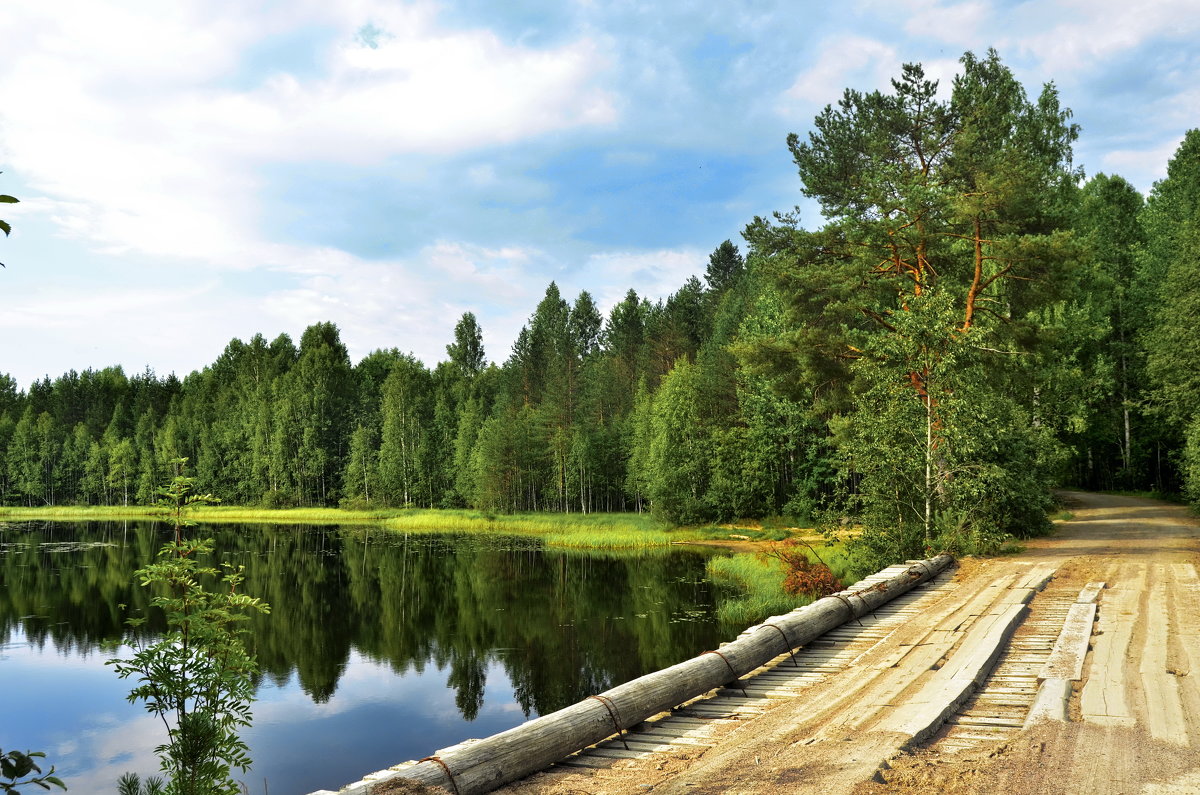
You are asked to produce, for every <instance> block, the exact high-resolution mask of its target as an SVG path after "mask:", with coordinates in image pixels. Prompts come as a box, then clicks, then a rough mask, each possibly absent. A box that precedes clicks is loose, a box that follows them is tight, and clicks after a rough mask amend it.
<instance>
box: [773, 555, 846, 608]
mask: <svg viewBox="0 0 1200 795" xmlns="http://www.w3.org/2000/svg"><path fill="white" fill-rule="evenodd" d="M806 548H807V549H810V550H811V549H812V547H810V546H809V545H808V544H805V543H804V542H802V541H796V540H790V541H784V542H782V543H779V544H775V545H774V546H773V547H772V548H771V550H770V551H769V552H767V553H766V554H767V555H769V556H770V557H773V558H775V559H776V560H778V561H780V562H782V563H783V565H784V566H785V567H786V569H787V576H785V577H784V580H783V589H784V590H785V591H787V592H788V593H790V594H792V595H793V596H796V595H800V594H803V595H805V596H811V597H812V598H813V599H820V598H821V597H822V596H828V595H829V594H831V593H837V592H838V591H840V590H842V583H841V581H839V580H838V578H837V577H835V576H834V574H833V572H832V571H831V570H830V568H829V567H828V566H826V565H825V564H824V563H818V562H814V561H811V560H809V559H808V555H806V554H805V549H806ZM813 554H814V555H815V554H816V552H815V551H814V552H813Z"/></svg>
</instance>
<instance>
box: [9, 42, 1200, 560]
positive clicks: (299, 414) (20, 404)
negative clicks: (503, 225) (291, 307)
mask: <svg viewBox="0 0 1200 795" xmlns="http://www.w3.org/2000/svg"><path fill="white" fill-rule="evenodd" d="M962 65H963V71H962V73H961V74H960V75H959V76H958V77H957V78H956V79H955V81H954V86H953V92H952V93H951V96H950V98H949V99H942V98H939V97H938V95H937V93H936V89H935V87H934V86H933V84H932V83H930V82H929V81H926V80H925V79H924V75H923V72H922V70H921V68H920V67H919V66H911V65H910V66H906V67H905V68H904V71H903V73H902V74H901V76H900V77H898V78H897V79H896V80H895V81H894V82H893V90H892V91H891V92H889V93H880V92H875V93H870V94H863V93H858V92H854V91H847V92H846V94H845V97H844V99H843V100H842V101H841V102H840V103H839V104H838V105H836V106H833V107H829V108H827V109H826V110H825V111H824V112H823V113H822V114H821V115H820V116H818V117H817V119H816V122H815V127H814V131H813V132H812V133H811V134H810V135H809V136H808V137H807V138H806V139H801V138H799V137H796V136H792V137H791V138H790V139H789V142H788V145H789V147H790V148H791V152H792V155H793V158H794V160H795V163H796V166H797V169H798V171H799V174H800V177H801V181H802V189H803V191H804V193H805V194H806V195H807V196H809V197H811V198H813V199H815V200H816V201H817V202H819V204H820V206H821V208H822V211H823V214H824V225H823V226H822V227H820V228H819V229H817V230H815V231H809V230H806V229H804V228H802V227H801V226H800V224H799V221H798V219H797V218H796V217H794V216H793V215H790V214H776V215H775V216H774V217H773V218H770V219H763V218H755V219H754V220H753V221H752V222H751V223H750V224H749V225H748V226H747V228H746V230H745V233H744V237H745V253H744V255H743V252H742V251H741V250H740V249H739V247H738V246H735V245H734V244H733V243H732V242H731V241H725V242H723V243H721V244H720V245H719V246H717V247H716V249H715V250H714V251H713V253H712V255H711V257H710V258H709V261H708V263H707V267H706V269H705V272H704V279H703V281H701V280H700V279H699V278H696V277H693V278H690V279H688V280H687V281H686V282H685V283H684V284H682V285H681V286H680V287H679V289H678V290H677V291H676V292H675V293H674V294H673V295H671V296H670V297H669V298H667V299H666V300H664V301H657V302H651V301H648V300H646V299H645V298H643V297H640V296H639V295H638V294H637V293H636V292H635V291H634V290H630V291H629V292H628V294H627V295H626V296H625V298H624V300H622V301H621V302H620V303H618V304H616V306H614V307H613V308H612V310H611V311H610V312H608V314H607V316H605V315H604V314H602V313H601V312H600V311H599V309H598V308H597V306H596V304H595V302H594V301H593V298H592V296H590V295H589V294H588V293H587V292H583V293H580V294H579V295H578V296H575V297H568V296H563V295H561V294H560V291H559V288H558V287H557V286H556V285H555V284H553V283H551V284H550V285H549V287H548V288H547V290H546V293H545V296H544V298H542V300H541V302H540V303H538V305H537V306H536V308H534V310H533V313H532V315H531V316H530V318H529V322H528V323H527V324H526V326H525V327H524V328H523V329H522V330H521V333H520V335H519V336H518V337H517V340H516V342H515V343H514V345H513V347H512V350H511V351H510V352H509V353H508V356H507V358H505V359H504V361H503V362H502V363H489V361H488V356H487V355H486V354H485V351H484V349H483V345H482V335H481V330H480V327H479V324H478V322H477V320H476V318H475V316H474V315H473V314H471V313H467V314H464V315H463V316H462V318H461V319H460V320H459V321H458V324H457V326H456V327H455V330H454V338H453V339H452V340H448V344H447V346H446V353H447V357H446V360H445V361H442V362H440V363H439V364H437V366H435V367H433V368H430V367H427V366H426V365H424V364H423V363H422V362H420V361H418V360H417V359H415V358H414V357H413V356H411V355H409V354H406V353H403V352H401V350H399V349H397V348H387V349H380V350H377V351H374V352H373V353H370V354H369V355H367V356H366V357H365V358H364V359H362V361H360V362H358V363H353V362H351V361H350V358H349V356H348V355H347V351H346V348H345V346H344V345H343V344H342V343H341V341H340V339H339V334H338V329H337V328H336V327H335V326H334V325H333V324H330V323H318V324H316V325H313V326H311V327H309V328H308V329H307V330H306V331H305V332H304V333H303V335H302V336H301V337H300V339H299V341H298V344H297V342H295V341H293V340H292V339H290V338H289V337H288V336H287V335H280V336H278V337H276V338H275V339H274V340H270V341H268V340H267V339H266V338H265V337H263V336H261V335H258V336H255V337H254V338H253V339H250V340H249V341H242V340H239V339H234V340H232V341H231V342H230V343H229V345H228V346H227V347H226V348H225V350H224V352H223V353H222V354H221V355H220V356H219V357H218V358H217V360H216V361H214V362H213V363H212V364H211V365H210V366H208V367H206V368H204V369H203V370H201V371H199V372H194V373H191V374H190V375H187V376H186V377H185V378H183V379H182V380H180V379H178V378H176V377H175V376H174V375H170V376H167V377H159V376H157V375H156V374H155V373H154V372H152V371H151V370H149V369H148V370H147V371H145V372H143V373H139V374H135V375H128V374H126V373H124V372H122V370H121V369H120V368H118V367H111V368H106V369H103V370H91V369H88V370H84V371H82V372H75V371H71V372H69V373H66V374H64V375H62V376H60V377H58V378H54V379H50V378H45V379H43V380H41V381H38V382H36V383H34V384H33V385H32V386H31V387H30V388H29V390H28V391H22V390H21V389H20V388H19V385H18V384H17V383H16V382H15V381H14V380H13V379H12V378H10V377H8V376H0V494H2V495H3V501H4V502H5V503H7V504H10V505H43V504H51V505H63V504H124V503H147V502H150V501H152V500H153V499H154V497H155V487H156V485H158V484H160V483H162V482H164V481H165V480H166V479H167V478H168V462H169V461H171V459H174V458H177V457H187V458H188V459H189V460H190V466H191V467H192V468H193V470H194V474H195V476H196V479H197V481H196V482H197V487H198V488H199V489H200V490H202V491H205V492H212V493H213V494H215V495H218V496H220V497H221V498H222V499H223V500H224V501H226V502H228V503H234V504H243V505H262V506H293V505H303V506H309V505H321V506H333V505H348V506H370V507H375V506H380V507H384V506H388V507H403V506H420V507H471V508H476V509H479V510H486V511H504V512H508V511H568V512H574V511H582V512H591V511H634V510H653V511H654V512H656V513H658V514H660V515H661V516H663V517H664V518H666V519H668V520H670V521H674V522H680V523H700V522H715V521H723V520H728V519H731V518H734V517H763V516H768V515H780V514H783V515H791V516H797V517H801V518H809V517H813V516H816V515H818V514H821V513H822V512H827V513H828V514H829V515H831V516H832V515H854V516H856V517H857V520H858V521H860V522H861V523H863V525H864V526H865V527H867V528H868V529H870V528H871V527H888V528H890V530H889V531H888V532H887V534H886V538H882V537H881V539H882V540H880V542H879V543H880V545H881V547H880V549H879V552H880V553H881V554H893V555H899V554H906V553H911V551H912V550H914V549H916V550H918V551H919V550H920V548H921V547H922V545H924V546H925V547H929V546H930V544H931V542H932V541H933V539H935V538H941V539H945V538H952V537H956V536H962V537H971V538H974V539H975V540H976V541H978V540H979V539H981V538H990V537H998V536H999V535H1002V534H1004V533H1015V534H1017V535H1022V536H1024V535H1028V534H1029V533H1030V532H1033V531H1034V530H1036V529H1038V528H1040V527H1041V526H1043V525H1044V522H1045V518H1044V517H1045V511H1046V509H1047V507H1048V505H1049V503H1048V494H1049V488H1050V487H1051V486H1052V485H1055V484H1069V485H1075V486H1080V487H1084V488H1088V489H1130V490H1145V491H1158V492H1165V493H1172V492H1174V493H1183V494H1184V495H1185V496H1186V497H1188V498H1190V499H1191V500H1192V501H1194V502H1200V131H1197V130H1192V131H1190V132H1188V133H1187V135H1186V137H1185V139H1184V141H1183V143H1182V145H1181V146H1180V148H1179V150H1178V151H1177V153H1176V154H1175V157H1174V158H1173V159H1172V161H1171V163H1170V165H1169V167H1168V176H1167V177H1166V178H1165V179H1163V180H1162V181H1160V182H1158V183H1157V184H1156V185H1155V186H1154V188H1153V190H1152V192H1151V195H1150V197H1149V199H1148V200H1146V199H1144V198H1143V196H1142V195H1141V194H1140V193H1139V192H1138V191H1137V190H1136V189H1134V188H1133V187H1132V186H1131V185H1130V184H1129V183H1127V182H1126V181H1125V180H1123V179H1122V178H1120V177H1119V176H1108V175H1104V174H1098V175H1096V176H1094V177H1092V178H1090V179H1087V180H1084V179H1083V175H1082V174H1081V172H1080V171H1079V170H1078V169H1076V168H1075V167H1074V166H1073V164H1072V160H1071V144H1072V142H1073V141H1074V140H1075V138H1076V136H1077V134H1078V131H1077V128H1076V127H1075V126H1074V125H1073V124H1071V123H1070V122H1069V117H1070V113H1069V111H1067V110H1065V109H1062V108H1060V107H1059V104H1058V97H1057V94H1056V93H1055V90H1054V88H1053V86H1046V87H1045V88H1044V89H1043V90H1042V92H1041V93H1040V94H1039V95H1038V96H1037V97H1036V98H1033V99H1030V98H1029V97H1027V96H1026V94H1025V92H1024V89H1023V88H1022V87H1021V85H1020V84H1019V83H1017V82H1016V80H1015V79H1014V78H1013V76H1012V75H1011V73H1010V72H1009V71H1008V69H1007V68H1006V67H1004V65H1003V64H1001V63H1000V61H999V59H998V58H997V57H996V55H995V54H994V53H988V55H987V56H986V57H984V58H976V57H975V56H973V55H971V54H970V53H968V54H967V55H965V56H964V57H963V59H962ZM703 265H704V263H697V266H698V269H699V268H700V267H701V266H703ZM897 528H898V529H897ZM884 547H886V549H884Z"/></svg>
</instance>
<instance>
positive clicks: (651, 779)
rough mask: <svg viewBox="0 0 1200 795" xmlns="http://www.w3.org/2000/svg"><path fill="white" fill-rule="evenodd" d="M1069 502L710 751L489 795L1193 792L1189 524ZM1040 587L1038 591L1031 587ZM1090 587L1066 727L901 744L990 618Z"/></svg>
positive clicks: (682, 752) (1193, 605) (1194, 560)
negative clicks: (1092, 597) (956, 742)
mask: <svg viewBox="0 0 1200 795" xmlns="http://www.w3.org/2000/svg"><path fill="white" fill-rule="evenodd" d="M1066 497H1067V499H1068V500H1070V501H1071V503H1072V507H1071V509H1072V511H1073V512H1074V518H1073V519H1072V520H1070V521H1067V522H1062V523H1060V524H1059V526H1058V529H1057V532H1056V533H1055V534H1054V535H1053V536H1052V537H1049V538H1045V539H1038V540H1035V541H1032V542H1030V543H1029V544H1028V548H1027V549H1026V551H1024V552H1023V553H1021V554H1020V555H1016V556H1012V557H1006V558H1003V559H997V560H990V561H970V560H968V561H964V563H963V565H962V566H961V567H960V568H959V570H958V571H957V572H956V574H955V577H954V579H953V580H952V581H950V582H947V583H945V584H944V585H942V586H941V587H939V588H937V589H932V590H930V592H928V593H927V594H926V595H924V596H922V597H921V600H920V601H919V602H918V603H917V605H918V607H919V610H918V611H917V612H916V613H915V614H914V615H912V616H909V617H906V618H905V620H904V622H903V623H901V624H899V625H898V626H896V627H895V628H894V629H892V630H889V634H888V635H887V637H886V638H884V639H882V640H880V641H879V642H878V643H876V644H875V645H874V646H872V647H871V648H870V649H869V650H867V651H866V652H864V653H862V654H861V655H859V656H858V657H857V658H855V659H854V660H853V662H852V663H851V664H848V665H846V666H844V667H843V668H841V669H840V670H837V671H833V672H831V673H830V674H829V675H828V676H826V677H825V678H823V679H822V680H821V681H819V682H816V683H815V684H813V685H812V686H811V687H808V688H807V689H805V690H804V691H803V692H801V693H799V694H797V695H794V696H792V697H789V698H787V699H782V700H778V701H775V702H772V703H771V705H770V707H769V708H767V709H765V710H764V711H763V712H762V713H761V714H757V715H755V716H754V717H753V719H752V720H731V721H722V722H721V725H719V726H717V725H715V724H714V728H713V731H712V732H711V736H712V738H713V739H712V741H711V747H698V746H692V747H684V748H682V749H678V748H677V749H672V750H671V751H668V752H664V753H656V754H654V755H653V756H651V757H648V758H643V759H616V760H614V761H613V763H612V764H611V765H607V766H603V767H600V768H598V769H587V770H581V769H571V768H566V767H555V768H553V769H551V770H549V771H546V772H543V773H539V774H536V775H534V776H531V777H530V778H527V779H525V780H523V781H521V782H517V783H516V784H513V785H510V786H509V787H507V788H505V789H504V790H501V791H502V792H505V793H513V794H514V795H515V794H517V793H519V794H520V795H533V794H534V793H537V794H538V795H544V794H550V793H553V794H555V795H557V794H559V793H596V794H597V795H600V794H601V793H638V792H658V793H779V792H789V793H793V792H798V793H808V792H811V793H822V795H835V793H854V795H864V794H865V793H876V792H880V793H882V792H918V791H919V792H939V791H942V792H955V793H978V792H1004V793H1007V794H1009V795H1022V794H1023V793H1148V794H1154V793H1200V579H1198V577H1197V569H1198V567H1200V523H1198V522H1197V520H1196V518H1195V517H1194V516H1192V515H1191V514H1189V513H1188V511H1187V509H1186V508H1183V507H1181V506H1174V505H1169V504H1166V503H1161V502H1156V501H1152V500H1142V499H1136V498H1129V497H1117V496H1107V495H1094V494H1075V493H1072V494H1068V495H1066ZM1051 573H1052V578H1051V579H1050V587H1047V588H1046V590H1045V591H1042V590H1040V589H1037V590H1035V589H1034V588H1031V587H1030V586H1031V585H1033V584H1035V583H1037V585H1041V584H1043V583H1044V582H1045V580H1046V576H1047V575H1051ZM1095 581H1103V582H1105V583H1106V584H1107V587H1106V588H1105V589H1104V590H1103V591H1102V592H1101V593H1100V596H1099V598H1098V600H1097V602H1098V610H1097V613H1098V621H1097V622H1096V624H1095V625H1094V629H1093V634H1092V636H1091V650H1090V651H1089V652H1088V654H1087V657H1086V659H1085V663H1084V668H1083V679H1082V681H1080V682H1076V683H1075V685H1074V688H1073V692H1072V694H1071V697H1070V702H1069V710H1070V720H1069V721H1068V722H1048V723H1041V724H1038V725H1037V726H1035V727H1034V728H1033V729H1030V730H1023V731H1022V730H1018V729H1012V730H1011V733H1010V734H1008V735H1007V736H1006V737H1005V738H1004V739H1000V740H995V741H991V742H977V743H976V745H975V746H974V747H972V748H969V749H966V750H963V749H961V748H959V749H953V748H952V747H951V743H950V741H949V740H948V739H939V737H942V736H944V734H945V729H943V732H942V735H934V736H933V737H932V739H930V740H928V741H923V742H920V743H916V744H914V743H913V736H914V734H913V731H914V728H913V727H914V725H915V724H914V721H915V720H917V718H920V716H921V715H922V714H923V713H924V712H928V707H929V702H930V701H936V700H937V698H938V697H940V696H939V694H940V693H942V692H943V690H944V688H943V687H942V686H941V685H939V684H938V682H939V680H945V679H946V678H947V674H948V673H949V672H950V671H951V670H952V669H953V668H954V667H955V666H959V667H962V666H963V665H966V664H967V663H970V662H971V659H972V658H973V657H977V656H978V655H979V652H980V648H979V647H980V646H981V645H986V642H987V639H988V638H994V637H995V636H996V632H997V630H996V629H995V627H998V626H999V624H1000V623H1001V618H1002V617H1005V616H1013V615H1015V613H1014V609H1015V610H1020V609H1021V608H1020V604H1021V603H1022V602H1023V601H1024V602H1028V603H1029V606H1030V609H1031V610H1032V611H1033V614H1035V615H1036V614H1037V611H1038V606H1039V604H1040V603H1039V600H1046V599H1048V598H1049V597H1048V596H1047V594H1048V593H1049V592H1050V591H1051V590H1053V591H1055V592H1057V593H1064V592H1067V593H1072V592H1073V589H1083V588H1084V587H1085V586H1086V585H1087V584H1088V583H1090V582H1095ZM1028 614H1029V613H1028V612H1025V613H1024V614H1023V615H1028ZM1006 620H1007V619H1006ZM1021 632H1022V630H1021V629H1017V633H1018V634H1017V638H1018V640H1019V638H1020V636H1021V635H1020V633H1021ZM1004 637H1005V638H1007V637H1008V635H1007V634H1006V635H1005V636H1004ZM989 668H990V664H989ZM943 669H944V670H943ZM939 672H940V673H939ZM1000 684H1002V685H1003V684H1005V683H1004V682H1000ZM1000 689H1001V690H1003V689H1004V688H1000ZM931 694H932V695H931ZM734 695H736V694H734ZM735 700H736V699H735ZM918 722H919V721H918Z"/></svg>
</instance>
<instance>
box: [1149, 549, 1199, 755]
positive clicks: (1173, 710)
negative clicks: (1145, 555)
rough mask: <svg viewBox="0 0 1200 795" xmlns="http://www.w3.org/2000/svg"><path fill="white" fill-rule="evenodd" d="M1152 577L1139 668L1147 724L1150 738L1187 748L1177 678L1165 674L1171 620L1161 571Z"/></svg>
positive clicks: (1186, 735)
mask: <svg viewBox="0 0 1200 795" xmlns="http://www.w3.org/2000/svg"><path fill="white" fill-rule="evenodd" d="M1155 574H1156V576H1155V581H1154V587H1153V588H1151V589H1150V599H1149V605H1148V607H1147V610H1146V642H1145V644H1144V646H1143V647H1142V663H1141V665H1140V666H1139V668H1138V673H1139V674H1141V678H1142V691H1143V692H1144V693H1145V696H1146V722H1147V723H1148V724H1149V725H1150V735H1151V736H1152V737H1154V738H1155V739H1156V740H1163V741H1164V742H1168V743H1171V744H1172V745H1179V746H1183V747H1187V745H1188V730H1187V720H1186V719H1185V718H1184V715H1183V701H1182V699H1181V698H1180V692H1179V678H1178V677H1177V676H1175V675H1174V673H1168V671H1167V644H1168V643H1169V642H1170V638H1169V627H1170V624H1169V622H1170V617H1169V616H1168V614H1167V583H1166V581H1165V571H1164V567H1162V566H1158V567H1156V569H1155Z"/></svg>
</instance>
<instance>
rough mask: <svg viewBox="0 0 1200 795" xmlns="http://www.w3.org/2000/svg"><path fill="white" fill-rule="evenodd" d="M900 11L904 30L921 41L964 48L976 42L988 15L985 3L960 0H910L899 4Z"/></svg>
mask: <svg viewBox="0 0 1200 795" xmlns="http://www.w3.org/2000/svg"><path fill="white" fill-rule="evenodd" d="M889 5H893V4H892V3H889ZM894 11H895V6H894V5H893V12H894ZM900 13H901V14H902V15H903V17H904V30H905V32H906V33H908V34H909V35H911V36H917V37H919V38H920V39H922V40H926V39H930V38H933V39H938V40H940V41H944V42H947V43H949V44H956V45H958V46H961V47H964V48H969V47H972V46H975V45H976V43H977V42H978V41H979V38H980V36H981V33H982V30H983V26H984V24H985V22H986V21H987V20H988V18H989V16H990V10H989V8H988V5H987V4H986V3H982V2H979V1H978V0H968V1H967V2H961V3H954V2H950V3H942V2H938V0H912V2H909V3H906V4H904V5H903V6H901V10H900Z"/></svg>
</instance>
